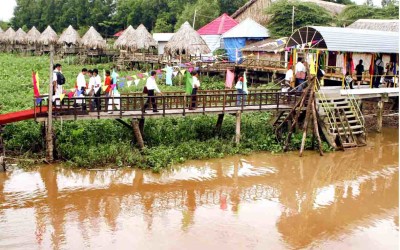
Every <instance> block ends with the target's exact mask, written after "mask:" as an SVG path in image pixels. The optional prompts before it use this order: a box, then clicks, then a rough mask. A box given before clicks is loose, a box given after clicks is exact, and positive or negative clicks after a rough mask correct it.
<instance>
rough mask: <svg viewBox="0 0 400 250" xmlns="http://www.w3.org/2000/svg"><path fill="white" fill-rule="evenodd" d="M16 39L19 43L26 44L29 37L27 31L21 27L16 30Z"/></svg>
mask: <svg viewBox="0 0 400 250" xmlns="http://www.w3.org/2000/svg"><path fill="white" fill-rule="evenodd" d="M14 41H15V42H16V43H18V44H26V43H27V38H26V33H25V31H23V30H22V29H21V28H19V29H18V30H17V32H15V36H14Z"/></svg>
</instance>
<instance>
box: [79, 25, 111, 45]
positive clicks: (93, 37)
mask: <svg viewBox="0 0 400 250" xmlns="http://www.w3.org/2000/svg"><path fill="white" fill-rule="evenodd" d="M82 44H83V45H84V46H85V47H87V48H90V49H103V48H105V47H106V40H104V39H103V37H102V36H101V35H100V33H99V32H97V30H96V29H95V28H93V26H91V27H90V28H89V30H88V31H87V32H86V34H85V35H84V36H83V37H82Z"/></svg>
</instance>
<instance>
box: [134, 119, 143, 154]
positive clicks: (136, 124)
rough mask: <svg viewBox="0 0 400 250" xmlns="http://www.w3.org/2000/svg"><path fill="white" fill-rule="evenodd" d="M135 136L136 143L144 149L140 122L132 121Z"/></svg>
mask: <svg viewBox="0 0 400 250" xmlns="http://www.w3.org/2000/svg"><path fill="white" fill-rule="evenodd" d="M132 127H133V134H134V135H135V139H136V142H137V144H138V146H139V148H140V149H143V148H144V141H143V137H142V133H141V131H140V127H139V121H138V120H137V119H132Z"/></svg>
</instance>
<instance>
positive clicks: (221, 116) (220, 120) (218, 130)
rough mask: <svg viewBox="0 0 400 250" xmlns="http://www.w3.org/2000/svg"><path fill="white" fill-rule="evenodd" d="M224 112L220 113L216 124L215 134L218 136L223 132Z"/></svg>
mask: <svg viewBox="0 0 400 250" xmlns="http://www.w3.org/2000/svg"><path fill="white" fill-rule="evenodd" d="M224 116H225V115H224V114H218V120H217V124H216V125H215V130H214V133H215V136H216V137H218V136H219V135H220V134H221V128H222V123H223V121H224Z"/></svg>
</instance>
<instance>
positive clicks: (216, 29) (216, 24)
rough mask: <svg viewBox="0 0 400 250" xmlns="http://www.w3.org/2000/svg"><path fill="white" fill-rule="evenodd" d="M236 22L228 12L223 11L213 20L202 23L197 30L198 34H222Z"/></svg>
mask: <svg viewBox="0 0 400 250" xmlns="http://www.w3.org/2000/svg"><path fill="white" fill-rule="evenodd" d="M237 24H238V22H237V21H236V20H235V19H233V18H232V17H230V16H228V14H226V13H224V14H222V15H221V16H219V17H218V18H217V19H215V20H214V21H211V22H210V23H208V24H206V25H204V26H203V27H201V28H200V29H199V30H198V31H197V32H198V33H199V34H200V35H222V34H223V33H225V32H226V31H228V30H230V29H232V28H233V27H235V26H236V25H237Z"/></svg>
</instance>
